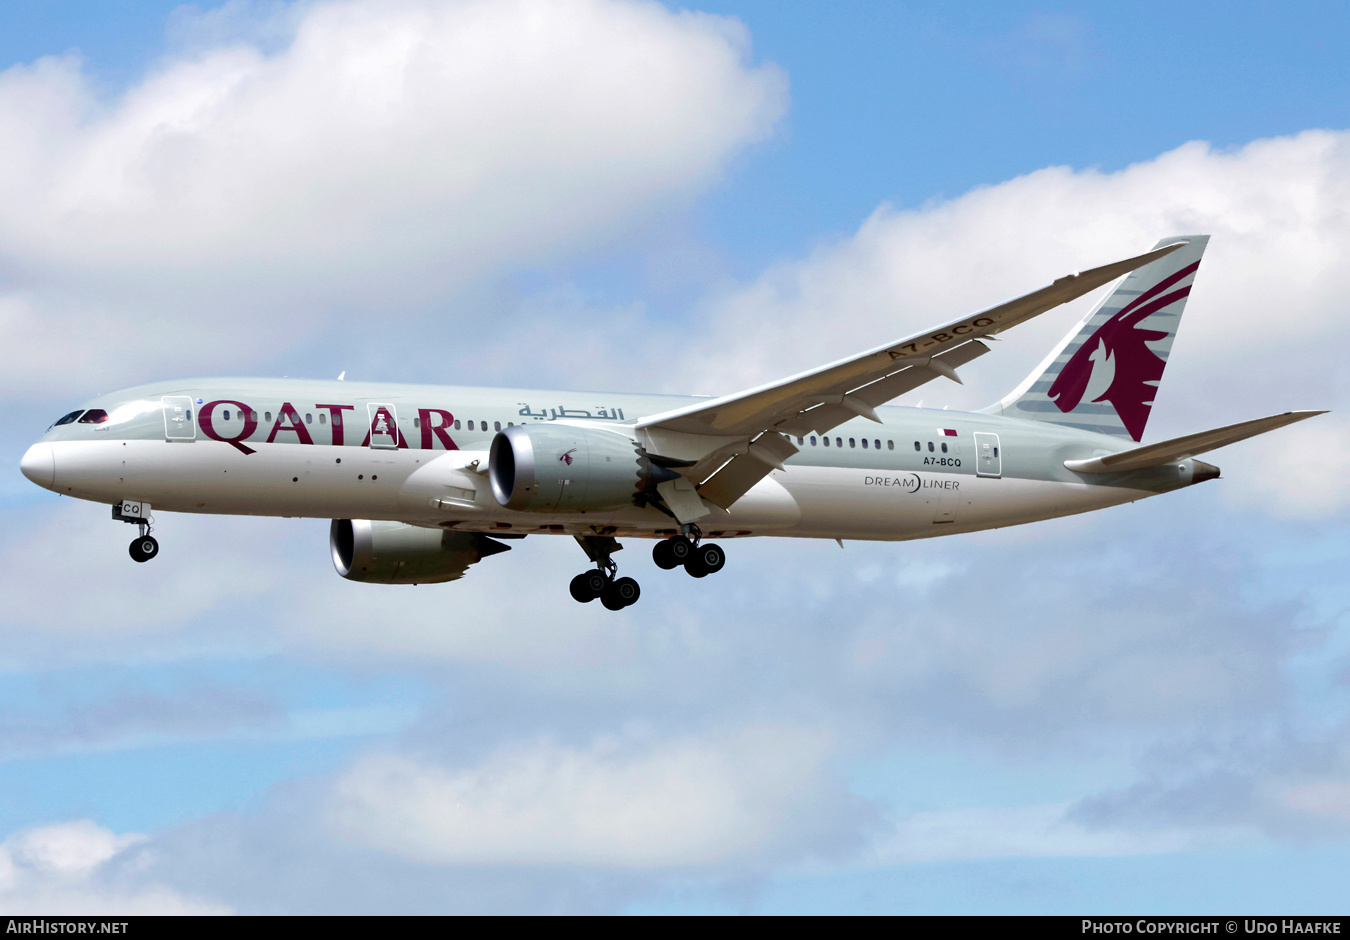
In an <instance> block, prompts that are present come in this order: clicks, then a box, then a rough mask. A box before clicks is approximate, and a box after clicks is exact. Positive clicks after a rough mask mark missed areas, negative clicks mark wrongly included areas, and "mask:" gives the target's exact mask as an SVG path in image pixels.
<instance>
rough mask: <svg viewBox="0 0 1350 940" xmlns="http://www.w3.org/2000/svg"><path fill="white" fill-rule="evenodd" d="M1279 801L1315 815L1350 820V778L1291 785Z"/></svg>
mask: <svg viewBox="0 0 1350 940" xmlns="http://www.w3.org/2000/svg"><path fill="white" fill-rule="evenodd" d="M1279 802H1280V803H1282V804H1283V805H1285V806H1287V807H1289V808H1291V809H1296V810H1301V811H1302V812H1305V813H1311V814H1313V815H1315V816H1330V817H1331V818H1332V819H1336V820H1345V821H1347V822H1350V780H1319V781H1316V782H1313V783H1304V784H1299V785H1298V786H1291V787H1288V788H1287V789H1285V790H1284V791H1283V792H1282V793H1280V794H1279Z"/></svg>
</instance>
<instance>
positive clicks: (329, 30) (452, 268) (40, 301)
mask: <svg viewBox="0 0 1350 940" xmlns="http://www.w3.org/2000/svg"><path fill="white" fill-rule="evenodd" d="M299 11H302V12H297V11H288V14H287V16H286V17H282V18H281V21H283V22H285V23H287V24H288V28H291V29H293V30H294V33H293V37H292V38H291V39H290V41H289V42H285V43H282V44H281V47H280V48H279V49H278V50H277V51H274V52H264V51H261V50H260V49H259V48H258V47H257V46H256V45H252V44H250V43H248V42H244V41H238V40H235V41H230V42H228V43H225V44H222V45H209V46H206V47H204V48H199V49H194V50H193V51H191V52H187V53H183V54H181V55H179V56H176V57H170V58H169V59H168V60H166V61H165V62H164V63H163V64H162V65H161V66H160V67H159V68H158V69H157V70H156V71H154V72H153V73H152V74H150V75H149V76H147V77H146V78H145V79H144V80H143V81H142V82H141V83H140V84H138V85H136V86H135V87H132V88H130V89H128V90H127V91H126V92H125V93H124V94H122V95H121V96H120V97H118V98H117V99H116V100H112V101H102V100H99V99H98V98H97V96H96V95H95V94H94V92H93V91H92V90H91V88H90V83H89V81H88V79H87V78H86V77H85V76H84V75H83V73H82V71H81V63H80V62H79V61H78V60H76V59H73V58H70V57H64V58H50V59H43V60H40V61H38V62H36V63H34V64H32V65H25V66H15V67H12V68H10V69H8V70H7V71H5V72H4V73H0V138H3V139H4V140H5V141H6V147H5V148H4V150H3V153H0V262H3V264H4V266H5V268H6V270H7V271H8V272H9V275H10V278H11V284H10V286H8V287H7V291H6V295H5V296H3V297H0V311H2V314H3V318H2V319H0V331H3V332H2V333H0V335H2V336H3V337H4V342H5V344H6V345H7V346H8V347H9V348H23V349H25V350H27V351H28V354H27V355H25V356H24V357H21V358H20V359H18V360H16V363H15V368H14V369H12V370H8V371H7V373H6V375H7V378H8V380H9V382H10V383H11V385H12V387H20V386H28V387H30V388H31V387H32V386H34V385H38V386H43V387H50V386H52V385H53V384H55V383H57V382H59V381H60V380H61V379H62V378H67V377H69V376H72V375H76V374H81V375H83V376H84V377H85V379H86V380H87V379H88V378H89V377H90V376H91V375H94V376H98V375H107V374H108V372H109V370H113V371H115V370H116V369H118V368H125V366H121V367H119V366H117V365H116V364H115V362H116V357H109V356H108V355H107V351H108V349H110V348H113V344H114V341H115V342H116V344H117V345H118V346H119V347H120V348H126V347H128V346H130V345H134V346H135V348H136V349H137V353H138V357H137V358H138V360H139V365H140V367H141V368H142V369H144V368H145V367H146V365H147V362H155V361H158V360H157V359H156V357H157V356H160V355H168V354H172V359H165V360H164V366H165V367H168V366H175V367H176V371H177V370H181V369H183V368H185V367H186V366H188V365H189V364H191V365H193V366H197V365H200V364H205V365H209V364H212V363H222V364H223V363H231V362H232V363H238V362H239V361H241V360H249V359H253V360H256V359H260V358H266V357H267V356H270V355H273V354H275V353H276V352H278V351H279V350H282V349H285V348H288V347H290V346H292V345H294V344H297V343H298V342H300V341H302V340H303V338H304V337H305V336H306V335H307V334H308V333H309V331H310V330H312V329H313V328H314V326H315V324H316V323H317V322H319V320H320V319H321V317H323V316H325V315H331V314H332V313H333V312H334V311H335V310H352V309H356V308H364V307H367V306H377V307H378V308H379V309H381V310H383V311H388V310H390V309H398V308H400V307H403V306H406V305H408V304H415V303H420V302H425V301H427V300H429V299H432V298H443V297H444V296H445V294H446V292H447V291H451V290H453V289H455V288H456V287H461V286H463V285H464V284H465V283H466V282H468V281H471V280H473V279H475V278H481V277H483V276H485V275H490V274H492V273H493V272H500V271H501V270H502V269H503V268H505V267H510V266H514V265H519V264H522V263H526V262H528V261H530V260H536V261H537V260H540V259H548V258H555V257H558V256H565V255H568V254H571V253H574V252H576V251H577V250H580V249H585V248H586V247H588V246H591V245H594V244H596V243H598V242H601V241H604V240H606V239H609V238H613V237H614V236H616V235H617V234H619V233H620V232H622V231H624V230H625V229H627V228H629V227H631V226H632V225H633V224H635V223H636V222H640V221H641V220H642V219H644V218H646V217H648V216H650V215H651V213H652V212H653V211H654V210H657V209H659V208H661V207H664V206H670V205H672V204H678V203H679V202H681V201H682V200H684V199H686V198H688V197H689V196H690V195H693V194H695V193H697V192H699V191H701V190H702V189H703V188H705V187H706V186H707V185H709V183H711V182H712V181H714V180H715V179H716V178H717V177H718V175H719V174H720V173H721V172H722V170H723V168H724V166H725V164H726V162H727V160H728V159H729V158H730V157H731V156H732V155H734V154H735V153H737V152H738V151H740V150H742V149H743V148H744V147H745V146H746V145H747V144H749V143H752V142H754V141H756V140H759V139H762V138H763V137H765V136H766V135H767V134H768V133H770V131H771V129H772V127H773V126H774V124H775V122H776V120H777V119H778V118H779V116H780V115H781V114H782V112H783V109H784V107H785V101H786V86H785V82H784V79H783V76H782V74H781V72H779V70H777V69H776V68H775V67H773V66H770V65H765V66H752V65H750V64H749V62H748V46H749V43H748V37H747V34H746V33H745V31H744V30H743V29H742V28H741V27H740V26H739V24H737V23H735V22H734V21H731V20H727V19H723V18H719V17H713V16H707V15H702V14H697V13H688V12H671V11H669V10H667V9H666V8H665V7H663V6H661V5H659V4H657V3H654V2H637V0H507V2H484V0H473V2H463V3H457V4H440V3H432V2H427V0H397V2H375V0H350V2H330V3H315V4H311V5H305V6H302V7H300V8H299ZM206 32H207V33H209V32H210V30H209V29H208V30H206ZM235 32H237V30H236V31H235ZM279 314H284V319H282V320H281V321H278V320H277V317H278V315H279ZM278 322H280V323H282V324H284V325H283V326H282V327H281V328H278ZM19 343H22V345H21V346H18V345H16V344H19ZM55 348H59V350H60V352H61V354H62V356H61V359H57V357H56V356H55V355H54V353H53V349H55ZM62 360H63V362H62ZM30 363H31V365H30ZM57 366H62V367H60V368H57Z"/></svg>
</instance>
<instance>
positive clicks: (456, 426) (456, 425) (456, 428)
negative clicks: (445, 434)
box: [455, 421, 459, 431]
mask: <svg viewBox="0 0 1350 940" xmlns="http://www.w3.org/2000/svg"><path fill="white" fill-rule="evenodd" d="M455 430H456V431H458V430H459V422H458V421H456V422H455Z"/></svg>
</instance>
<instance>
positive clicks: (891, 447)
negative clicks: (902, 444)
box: [886, 441, 895, 450]
mask: <svg viewBox="0 0 1350 940" xmlns="http://www.w3.org/2000/svg"><path fill="white" fill-rule="evenodd" d="M886 449H887V450H895V441H887V442H886Z"/></svg>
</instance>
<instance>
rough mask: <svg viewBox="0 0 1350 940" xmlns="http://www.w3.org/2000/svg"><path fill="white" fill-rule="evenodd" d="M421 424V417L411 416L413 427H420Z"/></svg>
mask: <svg viewBox="0 0 1350 940" xmlns="http://www.w3.org/2000/svg"><path fill="white" fill-rule="evenodd" d="M421 426H422V419H421V418H413V427H415V428H420V427H421Z"/></svg>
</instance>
